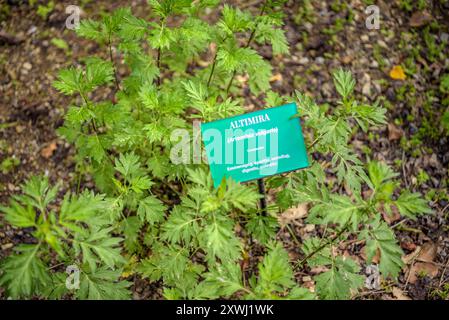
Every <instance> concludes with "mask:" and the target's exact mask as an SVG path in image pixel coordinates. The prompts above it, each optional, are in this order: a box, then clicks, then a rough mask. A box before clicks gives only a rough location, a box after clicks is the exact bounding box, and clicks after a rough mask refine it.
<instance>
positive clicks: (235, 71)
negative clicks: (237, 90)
mask: <svg viewBox="0 0 449 320" xmlns="http://www.w3.org/2000/svg"><path fill="white" fill-rule="evenodd" d="M266 7H267V1H265V2H264V4H263V6H262V9H261V10H260V13H259V17H260V16H262V15H263V14H264V13H265V9H266ZM258 26H259V22H257V24H256V26H255V27H254V29H253V31H252V32H251V35H250V36H249V39H248V41H247V42H246V45H245V48H248V47H249V46H250V45H251V42H252V41H253V40H254V37H255V35H256V31H257V27H258ZM236 75H237V70H234V71H233V72H232V77H231V79H230V80H229V83H228V86H227V88H226V96H227V95H229V90H230V89H231V86H232V83H233V82H234V78H235V76H236Z"/></svg>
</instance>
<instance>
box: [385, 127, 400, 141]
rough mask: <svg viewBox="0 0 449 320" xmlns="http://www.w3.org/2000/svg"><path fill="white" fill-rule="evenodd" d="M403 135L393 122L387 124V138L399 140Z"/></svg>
mask: <svg viewBox="0 0 449 320" xmlns="http://www.w3.org/2000/svg"><path fill="white" fill-rule="evenodd" d="M403 135H404V131H403V130H402V129H401V128H398V127H396V126H395V125H394V124H392V123H389V124H388V140H390V141H393V140H399V139H401V138H402V136H403Z"/></svg>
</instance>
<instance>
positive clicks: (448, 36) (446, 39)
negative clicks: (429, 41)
mask: <svg viewBox="0 0 449 320" xmlns="http://www.w3.org/2000/svg"><path fill="white" fill-rule="evenodd" d="M440 39H441V42H449V34H448V33H446V32H443V33H442V34H441V36H440Z"/></svg>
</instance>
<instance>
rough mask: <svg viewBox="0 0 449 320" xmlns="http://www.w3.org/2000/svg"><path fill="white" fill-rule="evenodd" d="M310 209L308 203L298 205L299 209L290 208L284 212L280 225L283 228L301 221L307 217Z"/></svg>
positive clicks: (280, 217) (280, 218)
mask: <svg viewBox="0 0 449 320" xmlns="http://www.w3.org/2000/svg"><path fill="white" fill-rule="evenodd" d="M307 212H308V207H307V203H302V204H300V205H298V206H297V207H294V208H290V209H288V210H286V211H285V212H283V213H282V214H281V215H280V216H279V218H278V219H279V223H280V224H281V225H282V226H285V225H286V224H289V223H291V222H292V221H294V220H299V219H303V218H305V217H307Z"/></svg>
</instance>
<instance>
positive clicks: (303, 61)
mask: <svg viewBox="0 0 449 320" xmlns="http://www.w3.org/2000/svg"><path fill="white" fill-rule="evenodd" d="M298 63H299V64H302V65H306V64H308V63H309V58H307V57H303V58H301V59H299V61H298Z"/></svg>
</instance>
